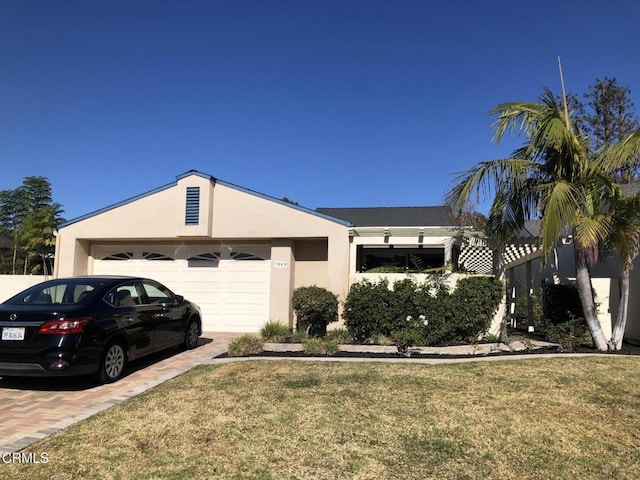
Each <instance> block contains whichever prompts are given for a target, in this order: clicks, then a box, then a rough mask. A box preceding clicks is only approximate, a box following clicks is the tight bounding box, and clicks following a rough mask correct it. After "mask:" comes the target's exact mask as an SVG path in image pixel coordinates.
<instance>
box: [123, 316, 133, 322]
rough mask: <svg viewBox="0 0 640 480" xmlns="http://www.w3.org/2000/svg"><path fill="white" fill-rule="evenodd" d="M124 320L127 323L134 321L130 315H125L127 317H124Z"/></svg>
mask: <svg viewBox="0 0 640 480" xmlns="http://www.w3.org/2000/svg"><path fill="white" fill-rule="evenodd" d="M124 321H125V322H127V323H133V322H135V320H134V319H133V318H131V317H127V318H125V319H124Z"/></svg>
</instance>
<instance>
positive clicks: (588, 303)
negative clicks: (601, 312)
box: [576, 255, 610, 351]
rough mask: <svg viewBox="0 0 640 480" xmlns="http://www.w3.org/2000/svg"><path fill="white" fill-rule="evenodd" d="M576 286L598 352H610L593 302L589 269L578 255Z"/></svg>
mask: <svg viewBox="0 0 640 480" xmlns="http://www.w3.org/2000/svg"><path fill="white" fill-rule="evenodd" d="M576 286H577V287H578V295H579V296H580V303H581V304H582V311H583V313H584V319H585V320H586V321H587V325H588V327H589V331H590V332H591V338H593V343H594V344H595V346H596V348H597V349H598V350H601V351H607V350H609V348H610V345H609V342H607V339H606V337H605V336H604V332H603V331H602V326H601V325H600V321H599V320H598V314H597V313H596V304H595V302H594V300H593V288H592V286H591V275H590V274H589V267H588V266H587V264H586V262H585V261H584V259H581V258H579V255H576Z"/></svg>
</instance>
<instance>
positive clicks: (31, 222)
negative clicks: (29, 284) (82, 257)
mask: <svg viewBox="0 0 640 480" xmlns="http://www.w3.org/2000/svg"><path fill="white" fill-rule="evenodd" d="M62 212H63V210H62V206H61V205H60V204H59V203H55V202H53V199H52V194H51V184H50V183H49V180H48V179H46V178H45V177H39V176H33V177H25V179H24V181H23V183H22V185H21V186H20V187H18V188H16V189H14V190H4V191H0V235H1V236H2V237H4V238H6V239H9V240H10V241H11V247H12V259H11V268H10V271H11V273H12V274H14V275H15V274H16V273H18V272H19V271H21V272H22V273H24V274H26V273H44V274H49V273H51V272H50V270H51V269H50V265H51V259H52V254H53V251H54V246H55V237H54V236H53V230H54V229H55V228H56V227H57V226H58V225H59V224H60V223H62V222H63V221H64V219H62V218H61V217H60V215H61V213H62ZM20 267H22V268H20ZM4 273H8V272H6V271H5V272H4Z"/></svg>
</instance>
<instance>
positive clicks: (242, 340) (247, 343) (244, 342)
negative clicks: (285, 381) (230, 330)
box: [227, 333, 263, 357]
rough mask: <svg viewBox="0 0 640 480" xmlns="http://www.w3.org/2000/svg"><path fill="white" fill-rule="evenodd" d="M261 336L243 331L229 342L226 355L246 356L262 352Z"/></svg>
mask: <svg viewBox="0 0 640 480" xmlns="http://www.w3.org/2000/svg"><path fill="white" fill-rule="evenodd" d="M262 346H263V341H262V338H261V337H259V336H258V335H255V334H253V333H245V334H244V335H242V336H240V337H236V338H234V339H233V340H231V342H229V351H228V353H227V355H229V356H230V357H246V356H248V355H256V354H258V353H261V352H262Z"/></svg>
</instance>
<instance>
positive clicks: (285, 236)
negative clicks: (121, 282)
mask: <svg viewBox="0 0 640 480" xmlns="http://www.w3.org/2000/svg"><path fill="white" fill-rule="evenodd" d="M56 237H57V240H56V257H55V258H56V262H55V271H54V277H65V276H78V275H136V276H144V277H149V278H153V279H156V280H158V281H160V282H162V283H164V284H166V285H167V286H168V287H169V288H171V289H172V290H173V291H175V292H176V293H179V294H181V295H184V296H185V297H187V298H189V299H190V300H192V301H194V302H196V303H197V304H199V305H200V307H201V308H202V310H203V328H204V329H205V330H209V331H231V332H233V331H235V332H251V331H258V330H259V329H260V327H261V326H262V325H263V324H264V323H265V322H266V321H268V320H277V321H281V322H283V323H289V324H292V322H293V312H292V308H291V293H292V292H293V290H294V289H295V288H297V287H300V286H307V285H318V286H321V287H324V288H327V289H328V290H330V291H332V292H333V293H335V294H336V295H337V296H338V298H339V299H340V300H344V299H345V298H346V295H347V293H348V289H349V285H350V284H351V283H352V282H355V281H358V280H359V279H361V278H365V277H366V276H367V275H368V274H367V270H368V269H370V268H372V267H373V266H376V265H377V266H381V265H405V266H406V267H407V269H410V268H414V267H415V268H418V267H420V268H428V267H442V266H444V265H451V264H453V265H456V266H461V267H462V268H464V269H465V270H466V271H474V272H479V273H485V274H486V273H491V271H492V255H491V250H490V249H488V248H487V247H486V246H474V245H472V244H471V243H472V242H471V243H470V242H469V241H468V238H465V235H464V234H462V233H461V229H460V227H458V226H456V225H455V222H453V221H452V220H451V219H450V218H449V215H448V209H447V208H446V207H391V208H320V209H318V210H310V209H307V208H304V207H300V206H298V205H295V204H292V203H289V202H286V201H283V200H279V199H277V198H273V197H270V196H267V195H264V194H261V193H258V192H255V191H252V190H249V189H246V188H243V187H240V186H237V185H233V184H231V183H228V182H225V181H222V180H219V179H217V178H214V177H212V176H210V175H206V174H204V173H201V172H198V171H189V172H187V173H185V174H182V175H179V176H178V177H177V178H176V180H175V181H174V182H172V183H169V184H167V185H164V186H162V187H159V188H157V189H155V190H152V191H150V192H146V193H143V194H141V195H138V196H136V197H133V198H130V199H128V200H124V201H122V202H120V203H118V204H115V205H111V206H108V207H106V208H104V209H101V210H98V211H96V212H93V213H89V214H87V215H84V216H82V217H79V218H75V219H73V220H70V221H68V222H66V223H64V224H63V225H61V226H60V227H59V228H58V230H57V232H56ZM398 275H402V274H398ZM392 276H393V275H392ZM378 277H379V275H378ZM418 280H420V279H418Z"/></svg>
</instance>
